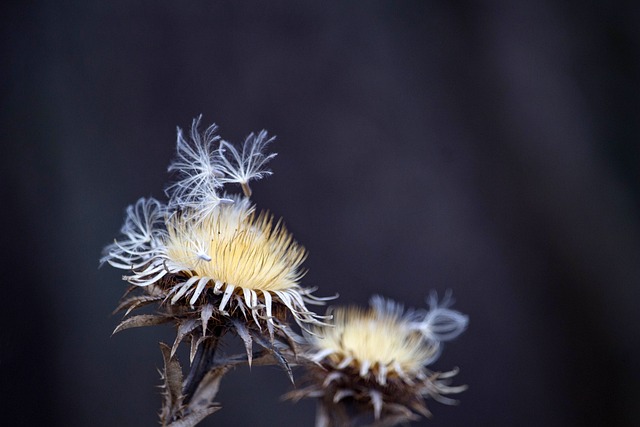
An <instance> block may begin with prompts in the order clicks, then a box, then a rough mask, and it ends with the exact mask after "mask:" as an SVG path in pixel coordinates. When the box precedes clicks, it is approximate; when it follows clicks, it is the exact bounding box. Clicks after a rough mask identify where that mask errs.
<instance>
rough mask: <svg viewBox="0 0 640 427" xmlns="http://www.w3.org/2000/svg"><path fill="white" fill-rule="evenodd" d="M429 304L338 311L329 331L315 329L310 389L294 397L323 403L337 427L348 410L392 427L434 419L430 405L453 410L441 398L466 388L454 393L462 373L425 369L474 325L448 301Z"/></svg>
mask: <svg viewBox="0 0 640 427" xmlns="http://www.w3.org/2000/svg"><path fill="white" fill-rule="evenodd" d="M428 301H429V305H430V307H429V310H418V311H413V310H409V311H406V312H405V311H404V309H403V307H402V305H400V304H397V303H395V302H393V301H390V300H386V299H384V298H381V297H377V296H376V297H373V298H372V300H371V307H370V308H369V309H366V310H364V309H361V308H358V307H349V308H338V309H336V310H334V311H333V321H332V322H331V325H328V326H319V327H315V328H314V333H315V334H314V335H313V336H310V337H309V340H310V348H309V349H308V350H307V352H306V354H305V357H306V358H307V359H308V360H309V361H311V362H312V363H313V365H311V366H310V369H309V370H310V373H311V374H310V376H309V379H308V385H307V387H305V388H301V389H299V390H296V391H294V392H292V393H290V394H289V395H288V397H289V398H292V399H294V400H295V399H300V398H303V397H318V398H320V399H321V408H322V409H321V411H320V414H321V416H322V417H325V418H326V419H332V421H331V422H330V423H329V424H331V423H333V424H335V425H341V423H344V422H346V420H347V419H348V417H347V415H346V414H347V413H348V411H346V409H345V407H344V404H345V402H350V404H354V405H356V409H357V412H359V413H365V414H366V413H373V415H374V417H375V418H376V419H380V418H385V422H391V421H393V423H394V425H395V423H399V422H405V421H411V420H415V419H416V415H415V413H414V411H415V412H418V413H420V414H422V415H425V416H428V415H429V411H428V410H427V408H426V405H425V403H424V399H425V398H427V397H432V398H434V399H436V400H438V401H440V402H444V403H453V402H454V401H453V400H451V399H448V398H447V397H444V396H443V395H444V394H449V393H459V392H461V391H463V390H464V389H465V388H466V387H464V386H462V387H450V386H449V385H448V381H449V378H450V377H452V376H453V375H455V373H456V372H457V371H451V372H445V373H438V372H432V371H430V370H429V369H428V367H427V366H428V365H430V364H431V363H433V362H434V361H435V360H436V359H437V358H438V357H439V355H440V352H441V349H442V342H444V341H447V340H450V339H453V338H455V337H456V336H458V335H459V334H460V333H461V332H462V331H464V329H465V328H466V325H467V322H468V319H467V316H465V315H463V314H462V313H460V312H458V311H455V310H451V309H449V306H450V304H451V300H450V298H449V296H447V297H445V299H444V300H443V301H442V302H440V303H438V301H437V297H436V295H435V294H432V295H431V296H430V298H429V300H428ZM345 417H346V418H345ZM384 425H387V424H384ZM389 425H391V424H389Z"/></svg>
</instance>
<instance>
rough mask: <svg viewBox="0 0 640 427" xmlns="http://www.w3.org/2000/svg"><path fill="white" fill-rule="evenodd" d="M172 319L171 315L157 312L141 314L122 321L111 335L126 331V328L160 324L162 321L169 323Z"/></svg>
mask: <svg viewBox="0 0 640 427" xmlns="http://www.w3.org/2000/svg"><path fill="white" fill-rule="evenodd" d="M170 320H171V317H169V316H162V315H157V314H139V315H137V316H133V317H130V318H128V319H125V320H123V321H122V322H120V324H119V325H118V326H117V327H116V328H115V329H114V330H113V333H112V334H111V335H114V334H117V333H118V332H120V331H124V330H125V329H130V328H139V327H142V326H153V325H160V324H162V323H167V322H169V321H170Z"/></svg>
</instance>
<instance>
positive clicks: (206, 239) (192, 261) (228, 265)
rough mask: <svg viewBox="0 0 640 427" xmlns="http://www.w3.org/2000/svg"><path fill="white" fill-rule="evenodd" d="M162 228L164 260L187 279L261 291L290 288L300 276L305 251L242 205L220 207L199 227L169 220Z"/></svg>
mask: <svg viewBox="0 0 640 427" xmlns="http://www.w3.org/2000/svg"><path fill="white" fill-rule="evenodd" d="M167 228H168V232H169V238H168V241H167V255H168V256H169V259H170V260H172V261H174V262H176V263H177V264H180V265H184V266H185V270H186V271H185V273H187V274H188V275H197V276H202V277H209V278H211V280H212V281H220V282H223V283H225V284H230V285H234V286H236V287H242V288H249V289H253V290H264V291H279V290H287V289H290V288H291V287H294V286H297V284H298V282H299V280H300V278H301V276H302V275H303V272H301V270H300V265H301V264H302V262H303V261H304V259H305V257H306V253H305V250H304V248H303V247H302V246H300V245H299V244H298V243H296V242H295V241H294V240H293V237H292V236H291V234H289V233H288V232H287V230H286V229H285V228H284V227H283V226H282V225H281V224H279V223H278V224H275V225H274V224H273V217H272V216H271V215H270V214H268V213H264V212H263V213H261V214H260V215H257V216H256V215H255V214H254V213H253V212H252V211H251V209H250V208H249V205H248V204H247V203H235V204H232V205H221V206H220V207H219V208H218V209H216V210H215V211H214V212H213V213H212V214H211V215H209V216H207V217H205V218H202V219H201V220H200V221H199V222H193V221H189V222H181V221H180V218H174V219H173V220H170V221H169V223H168V227H167Z"/></svg>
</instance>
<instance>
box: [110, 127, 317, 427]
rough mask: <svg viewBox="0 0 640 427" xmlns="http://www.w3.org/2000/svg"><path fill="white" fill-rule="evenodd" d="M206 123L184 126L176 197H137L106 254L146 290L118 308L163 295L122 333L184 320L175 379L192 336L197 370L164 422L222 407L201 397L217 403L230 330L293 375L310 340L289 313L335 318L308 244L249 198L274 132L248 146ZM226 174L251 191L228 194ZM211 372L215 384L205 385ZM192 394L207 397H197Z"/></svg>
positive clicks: (171, 190) (312, 319)
mask: <svg viewBox="0 0 640 427" xmlns="http://www.w3.org/2000/svg"><path fill="white" fill-rule="evenodd" d="M199 123H200V118H197V119H194V121H193V124H192V128H191V132H190V138H188V139H186V138H185V137H184V134H183V132H182V130H181V129H178V138H177V155H176V159H175V160H174V161H173V162H172V163H171V164H170V166H169V171H170V172H173V173H174V174H175V175H176V177H177V180H176V181H175V182H174V183H173V184H171V185H170V186H169V187H168V188H167V189H166V193H167V195H168V196H169V202H168V204H164V203H162V202H160V201H158V200H155V199H153V198H149V199H144V198H142V199H140V200H138V201H137V202H136V203H135V204H134V205H132V206H129V207H128V208H127V211H126V218H125V223H124V225H123V226H122V228H121V233H122V235H123V237H122V238H120V239H118V240H116V241H115V242H114V243H112V244H111V245H109V246H107V247H106V248H105V251H104V256H103V258H102V259H101V263H105V262H106V263H108V264H110V265H112V266H113V267H116V268H119V269H123V270H126V271H127V272H128V274H127V275H125V276H123V279H124V280H126V281H128V282H129V283H130V284H131V285H132V289H133V290H135V289H138V290H140V291H141V292H138V293H134V295H133V296H130V297H128V298H126V299H124V300H123V301H122V303H121V304H120V306H119V307H118V309H117V310H126V313H125V316H127V315H128V314H129V313H130V312H131V311H132V310H134V309H136V308H139V307H142V306H144V305H147V304H151V303H156V304H158V311H157V312H156V313H155V314H145V315H138V316H133V317H130V318H127V319H125V320H123V321H122V322H121V323H120V325H118V327H117V328H116V330H115V331H114V332H118V331H121V330H124V329H128V328H131V327H138V326H148V325H154V324H159V323H164V322H173V323H175V324H176V326H177V336H176V339H175V342H174V344H173V347H172V348H171V349H170V351H169V352H168V355H167V354H166V349H165V348H164V347H163V354H164V355H165V372H164V376H165V377H172V378H177V377H180V378H182V377H181V374H180V375H178V374H177V373H176V370H177V369H178V368H176V364H175V363H174V362H173V360H172V359H173V357H174V354H175V352H176V350H177V347H178V345H179V344H180V343H181V342H182V341H183V340H185V339H187V338H190V340H191V353H190V360H191V363H192V369H191V372H190V374H189V376H188V377H187V378H186V379H185V380H184V387H183V390H176V387H175V383H176V381H173V382H172V384H173V386H171V387H169V386H168V385H166V384H165V389H167V390H171V392H167V396H168V397H167V399H168V400H167V402H165V406H164V409H163V411H162V415H161V417H162V421H163V423H164V424H169V423H170V422H174V421H176V420H178V419H181V420H182V421H183V422H184V420H185V419H187V417H191V418H192V419H196V418H198V417H196V416H195V415H194V414H196V413H197V414H200V415H202V414H205V413H206V414H208V413H211V412H212V411H213V406H207V405H204V406H202V405H201V404H200V403H197V402H199V401H202V399H196V398H195V397H196V395H197V394H198V393H201V394H202V393H204V394H205V395H207V396H208V398H207V399H204V400H205V401H207V402H209V403H211V401H210V399H212V398H213V396H215V393H213V395H211V387H214V385H215V390H217V384H218V383H219V379H220V377H211V375H210V373H211V372H213V371H214V369H213V368H214V367H215V366H219V367H220V366H223V365H220V364H219V363H218V362H216V361H215V360H214V356H215V350H216V347H217V345H218V342H219V341H220V339H221V338H222V336H223V335H225V334H226V333H228V332H233V333H235V334H236V335H238V336H240V337H241V338H242V340H243V341H244V344H245V348H246V353H247V355H246V359H245V360H246V361H247V362H248V363H249V364H251V361H252V358H253V356H254V354H253V350H252V344H253V342H256V343H258V344H259V345H260V346H261V347H263V348H264V349H266V350H267V351H268V352H269V353H270V354H271V355H272V356H273V357H274V358H275V361H276V362H278V363H280V364H281V365H282V366H283V367H285V369H287V371H288V372H289V375H291V372H290V368H289V365H288V362H287V357H288V355H289V354H293V353H294V352H295V346H296V341H301V339H300V337H299V336H298V335H297V334H295V333H294V332H293V331H292V330H291V328H290V327H289V324H288V321H287V318H288V315H292V317H293V318H294V320H295V321H296V322H297V323H298V324H299V325H300V326H301V327H302V328H308V327H309V326H308V325H322V324H324V323H323V321H324V319H326V317H325V316H319V315H317V314H315V313H314V312H312V311H310V310H309V309H308V308H307V306H306V304H307V303H316V304H322V303H323V301H324V299H322V298H318V297H315V296H313V295H312V292H313V290H314V289H307V288H303V287H302V286H301V285H300V281H301V279H302V277H303V276H304V273H305V271H304V270H303V269H302V267H301V264H302V263H303V261H304V260H305V258H306V252H305V249H304V248H303V247H302V246H301V245H300V244H298V243H297V242H296V241H295V240H294V239H293V236H292V235H291V234H290V233H289V232H288V231H287V230H286V228H285V227H284V225H283V224H282V222H281V221H277V222H274V218H273V215H271V214H269V213H268V212H261V213H256V210H255V207H254V206H253V204H252V203H251V202H250V200H249V199H248V196H249V195H250V194H251V191H250V189H249V184H248V183H249V181H250V180H255V179H261V178H263V177H264V176H267V175H269V174H271V171H268V170H266V169H265V165H266V163H267V162H268V161H269V160H270V159H272V158H273V157H274V156H275V154H268V155H267V154H266V153H264V150H265V148H266V147H267V145H268V144H269V143H270V142H271V141H272V140H273V138H270V139H268V138H267V134H266V132H264V131H263V132H260V133H259V134H258V135H257V136H256V135H254V134H251V135H249V137H248V138H247V139H246V140H245V142H244V145H243V148H242V151H241V152H239V151H238V150H237V149H236V148H235V147H233V146H232V145H231V144H230V143H228V142H221V141H220V138H219V137H218V136H217V135H216V133H215V132H216V130H217V128H216V126H215V125H213V126H210V127H209V128H207V129H206V130H205V132H204V133H202V134H201V133H200V132H199V131H198V126H199ZM217 144H219V145H218V146H216V145H217ZM229 153H230V154H231V158H230V159H229V158H227V157H226V156H227V155H228V154H229ZM226 183H237V184H240V185H241V186H242V188H243V191H244V193H245V197H242V196H238V195H227V194H225V193H222V192H221V189H222V187H223V186H224V184H226ZM167 357H168V359H167ZM234 363H235V362H234ZM217 364H218V365H217ZM178 366H179V365H178ZM217 372H219V375H220V376H222V375H223V374H224V372H226V370H225V369H223V368H222V367H220V369H219V370H218V371H217ZM207 378H208V379H207ZM205 380H206V381H209V382H210V383H211V384H212V385H211V386H210V387H209V388H208V389H206V390H205V389H203V383H202V382H203V381H205ZM205 388H206V387H205ZM200 397H202V396H200ZM190 402H196V403H193V404H194V405H195V404H198V405H200V406H198V407H195V406H188V405H189V404H190ZM200 415H198V416H200ZM181 425H182V424H181ZM185 425H186V424H185Z"/></svg>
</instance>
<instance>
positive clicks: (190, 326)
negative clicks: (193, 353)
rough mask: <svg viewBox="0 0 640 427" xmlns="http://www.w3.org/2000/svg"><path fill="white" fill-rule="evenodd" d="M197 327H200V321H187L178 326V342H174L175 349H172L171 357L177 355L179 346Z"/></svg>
mask: <svg viewBox="0 0 640 427" xmlns="http://www.w3.org/2000/svg"><path fill="white" fill-rule="evenodd" d="M196 326H198V321H196V320H195V319H187V320H185V321H183V322H181V323H180V325H179V326H178V333H177V334H176V340H175V341H174V342H173V347H171V357H173V355H174V354H176V350H178V345H180V343H181V342H182V340H183V339H184V337H185V336H186V335H187V334H188V333H189V332H191V331H193V330H194V329H195V328H196Z"/></svg>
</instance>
